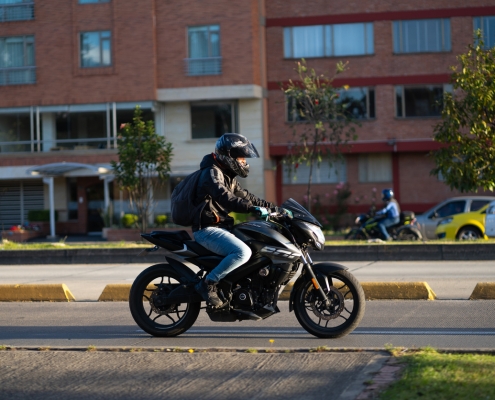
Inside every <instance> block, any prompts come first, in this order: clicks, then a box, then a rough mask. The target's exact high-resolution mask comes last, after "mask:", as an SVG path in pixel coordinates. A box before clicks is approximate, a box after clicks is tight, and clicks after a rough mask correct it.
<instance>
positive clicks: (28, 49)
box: [0, 36, 36, 85]
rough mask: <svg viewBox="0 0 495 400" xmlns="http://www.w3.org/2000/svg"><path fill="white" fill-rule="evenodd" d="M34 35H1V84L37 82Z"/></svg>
mask: <svg viewBox="0 0 495 400" xmlns="http://www.w3.org/2000/svg"><path fill="white" fill-rule="evenodd" d="M35 68H36V67H35V65H34V36H11V37H3V38H2V37H0V85H19V84H25V83H35V82H36V72H35Z"/></svg>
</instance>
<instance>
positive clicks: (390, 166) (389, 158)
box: [358, 152, 394, 183]
mask: <svg viewBox="0 0 495 400" xmlns="http://www.w3.org/2000/svg"><path fill="white" fill-rule="evenodd" d="M379 155H382V156H386V157H387V163H388V165H387V168H388V174H389V176H387V177H386V178H387V179H384V180H381V179H370V177H369V173H370V172H371V168H370V165H369V159H370V157H373V156H379ZM364 158H366V165H365V166H363V167H362V166H361V165H362V162H363V161H362V160H363V159H364ZM377 158H378V157H377ZM363 170H365V171H366V178H365V179H362V178H363V175H362V173H361V171H363ZM393 179H394V172H393V160H392V153H387V152H380V153H364V154H359V155H358V182H359V183H387V182H392V181H393Z"/></svg>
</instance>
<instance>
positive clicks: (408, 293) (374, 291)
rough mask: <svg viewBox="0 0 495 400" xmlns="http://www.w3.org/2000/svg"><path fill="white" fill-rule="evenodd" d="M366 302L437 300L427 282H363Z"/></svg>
mask: <svg viewBox="0 0 495 400" xmlns="http://www.w3.org/2000/svg"><path fill="white" fill-rule="evenodd" d="M361 286H363V290H364V295H365V296H366V300H435V299H436V298H437V296H436V294H435V292H433V290H432V289H431V287H430V285H428V284H427V283H426V282H361Z"/></svg>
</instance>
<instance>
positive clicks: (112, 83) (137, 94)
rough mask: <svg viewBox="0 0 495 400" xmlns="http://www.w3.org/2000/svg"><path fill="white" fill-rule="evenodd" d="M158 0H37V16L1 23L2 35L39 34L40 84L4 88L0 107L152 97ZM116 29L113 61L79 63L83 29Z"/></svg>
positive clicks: (38, 66)
mask: <svg viewBox="0 0 495 400" xmlns="http://www.w3.org/2000/svg"><path fill="white" fill-rule="evenodd" d="M152 4H153V1H152V0H141V1H140V2H139V6H138V5H137V3H136V2H135V1H131V0H119V1H111V2H109V3H101V4H78V3H77V0H43V1H36V2H35V20H33V21H19V22H6V23H2V24H0V36H2V37H3V36H17V35H33V34H34V37H35V60H36V67H37V69H36V81H37V82H36V84H33V85H14V86H1V87H0V107H16V106H29V105H52V104H83V103H99V102H110V101H112V102H113V101H117V102H120V101H135V100H152V99H154V98H155V97H156V95H155V87H156V82H155V79H154V77H155V57H154V24H153V21H154V18H153V8H152ZM93 30H111V31H112V63H113V65H112V66H111V67H105V68H80V67H79V35H78V34H79V32H81V31H93Z"/></svg>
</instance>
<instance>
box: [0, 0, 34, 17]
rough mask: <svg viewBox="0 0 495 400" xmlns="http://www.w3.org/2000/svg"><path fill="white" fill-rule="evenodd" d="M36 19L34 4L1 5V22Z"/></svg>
mask: <svg viewBox="0 0 495 400" xmlns="http://www.w3.org/2000/svg"><path fill="white" fill-rule="evenodd" d="M32 19H34V2H32V1H31V2H21V3H15V4H0V22H8V21H28V20H32Z"/></svg>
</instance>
